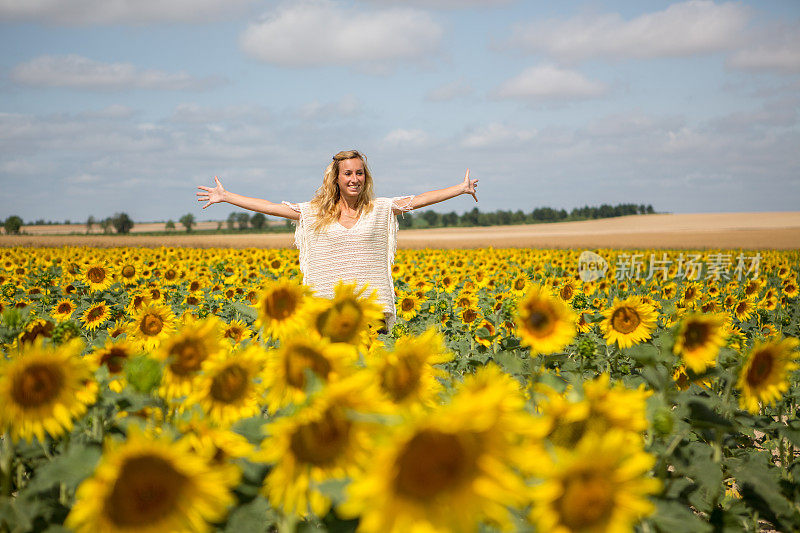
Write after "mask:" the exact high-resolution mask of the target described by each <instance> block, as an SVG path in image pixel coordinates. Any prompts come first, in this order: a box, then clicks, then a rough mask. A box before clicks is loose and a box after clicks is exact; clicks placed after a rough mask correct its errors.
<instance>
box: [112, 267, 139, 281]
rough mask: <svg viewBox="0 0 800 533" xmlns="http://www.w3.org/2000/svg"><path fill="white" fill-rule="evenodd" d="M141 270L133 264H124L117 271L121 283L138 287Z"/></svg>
mask: <svg viewBox="0 0 800 533" xmlns="http://www.w3.org/2000/svg"><path fill="white" fill-rule="evenodd" d="M139 275H140V269H139V268H137V266H136V264H134V263H132V262H124V263H122V265H120V267H119V270H118V271H117V276H119V279H120V281H122V283H124V284H125V285H136V282H137V281H139Z"/></svg>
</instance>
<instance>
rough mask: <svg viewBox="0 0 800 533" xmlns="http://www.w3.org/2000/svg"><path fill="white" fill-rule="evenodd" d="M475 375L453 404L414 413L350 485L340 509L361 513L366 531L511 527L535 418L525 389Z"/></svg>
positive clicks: (522, 487) (520, 495) (521, 492)
mask: <svg viewBox="0 0 800 533" xmlns="http://www.w3.org/2000/svg"><path fill="white" fill-rule="evenodd" d="M490 372H491V371H490ZM475 380H476V381H477V383H470V382H465V384H464V385H463V386H462V387H461V389H460V391H459V392H458V393H457V394H456V396H455V397H454V398H453V399H452V401H451V402H450V403H448V404H445V405H443V406H440V407H438V408H436V409H435V410H434V411H432V412H428V411H423V410H418V411H416V412H414V413H413V414H410V415H409V417H408V418H407V420H405V421H404V422H403V423H401V424H400V425H399V426H398V427H397V428H396V430H395V431H394V432H393V434H392V435H391V436H389V437H388V438H387V442H386V444H385V445H384V446H382V447H381V448H380V449H379V450H377V452H376V453H375V454H374V456H373V457H371V458H370V462H369V463H368V464H367V466H366V468H367V470H366V471H365V473H364V474H362V475H359V476H356V477H355V478H354V479H353V481H352V483H351V484H350V485H349V486H348V487H347V499H346V500H345V502H344V503H343V504H342V505H340V506H339V507H338V510H339V512H340V513H341V514H342V515H344V516H347V517H355V516H360V517H361V521H360V524H359V528H360V530H361V531H364V532H366V533H371V532H381V533H384V532H385V533H391V532H405V531H473V530H477V529H478V526H479V524H480V523H481V522H490V523H492V524H499V525H501V527H506V528H509V527H510V525H511V523H510V520H509V516H508V506H513V507H517V508H519V507H522V506H523V505H524V504H525V501H524V494H525V490H526V489H525V483H524V481H523V480H522V478H521V477H520V476H519V475H518V474H517V473H516V471H515V468H514V467H515V466H516V465H517V464H518V461H519V460H521V458H522V457H524V456H525V455H526V452H527V451H528V448H527V446H526V442H527V440H526V439H525V438H524V435H525V434H526V433H527V432H528V430H527V427H520V424H522V425H523V426H527V425H528V424H527V421H529V420H531V417H530V416H529V415H527V414H524V411H523V410H522V409H523V407H524V404H525V402H524V400H523V399H522V395H521V394H520V392H519V387H518V386H514V389H512V390H510V391H509V389H508V384H509V382H508V381H507V380H501V378H499V376H497V378H492V377H485V376H479V377H476V378H475ZM470 381H471V380H470ZM527 455H532V454H530V453H528V454H527Z"/></svg>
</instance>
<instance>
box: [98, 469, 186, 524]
mask: <svg viewBox="0 0 800 533" xmlns="http://www.w3.org/2000/svg"><path fill="white" fill-rule="evenodd" d="M188 482H189V480H188V479H187V478H186V476H184V475H183V474H182V473H180V472H178V471H177V470H175V468H174V467H173V466H172V464H170V463H169V462H168V461H166V460H164V459H162V458H161V457H156V456H153V455H142V456H139V457H132V458H130V459H128V460H127V461H126V462H125V464H124V465H123V466H122V468H121V469H120V472H119V476H118V477H117V480H116V482H115V483H114V488H113V489H112V490H111V493H110V494H109V495H108V497H107V498H106V501H105V511H106V513H107V515H108V518H109V519H110V520H111V522H113V523H114V524H115V525H116V526H118V527H120V528H136V527H148V526H154V525H157V524H158V523H159V522H161V521H162V520H165V519H168V518H169V516H170V515H172V514H174V513H180V512H181V510H180V507H179V502H180V500H181V499H182V494H183V492H184V491H185V490H186V488H187V485H188Z"/></svg>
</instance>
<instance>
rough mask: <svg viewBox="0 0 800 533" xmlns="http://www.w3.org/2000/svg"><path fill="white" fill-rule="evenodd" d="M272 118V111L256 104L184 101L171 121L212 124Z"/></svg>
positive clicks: (264, 120) (266, 120)
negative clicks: (201, 103) (219, 104)
mask: <svg viewBox="0 0 800 533" xmlns="http://www.w3.org/2000/svg"><path fill="white" fill-rule="evenodd" d="M269 120H270V112H269V111H268V110H267V109H265V108H263V107H261V106H256V105H233V106H225V107H213V108H212V107H202V106H199V105H197V104H195V103H182V104H178V105H177V106H176V107H175V110H174V111H173V113H172V116H171V117H170V118H169V122H171V123H173V124H211V123H218V122H231V123H240V122H257V123H266V122H268V121H269Z"/></svg>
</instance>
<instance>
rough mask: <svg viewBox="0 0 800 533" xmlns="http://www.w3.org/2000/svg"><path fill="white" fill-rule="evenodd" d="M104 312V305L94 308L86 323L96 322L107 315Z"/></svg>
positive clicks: (90, 311) (87, 316)
mask: <svg viewBox="0 0 800 533" xmlns="http://www.w3.org/2000/svg"><path fill="white" fill-rule="evenodd" d="M104 311H105V310H104V309H103V306H102V305H98V306H97V307H92V308H91V309H90V310H89V313H88V314H87V315H86V321H87V322H94V321H95V320H97V319H98V318H100V317H102V316H103V315H104V314H105V312H104Z"/></svg>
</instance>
